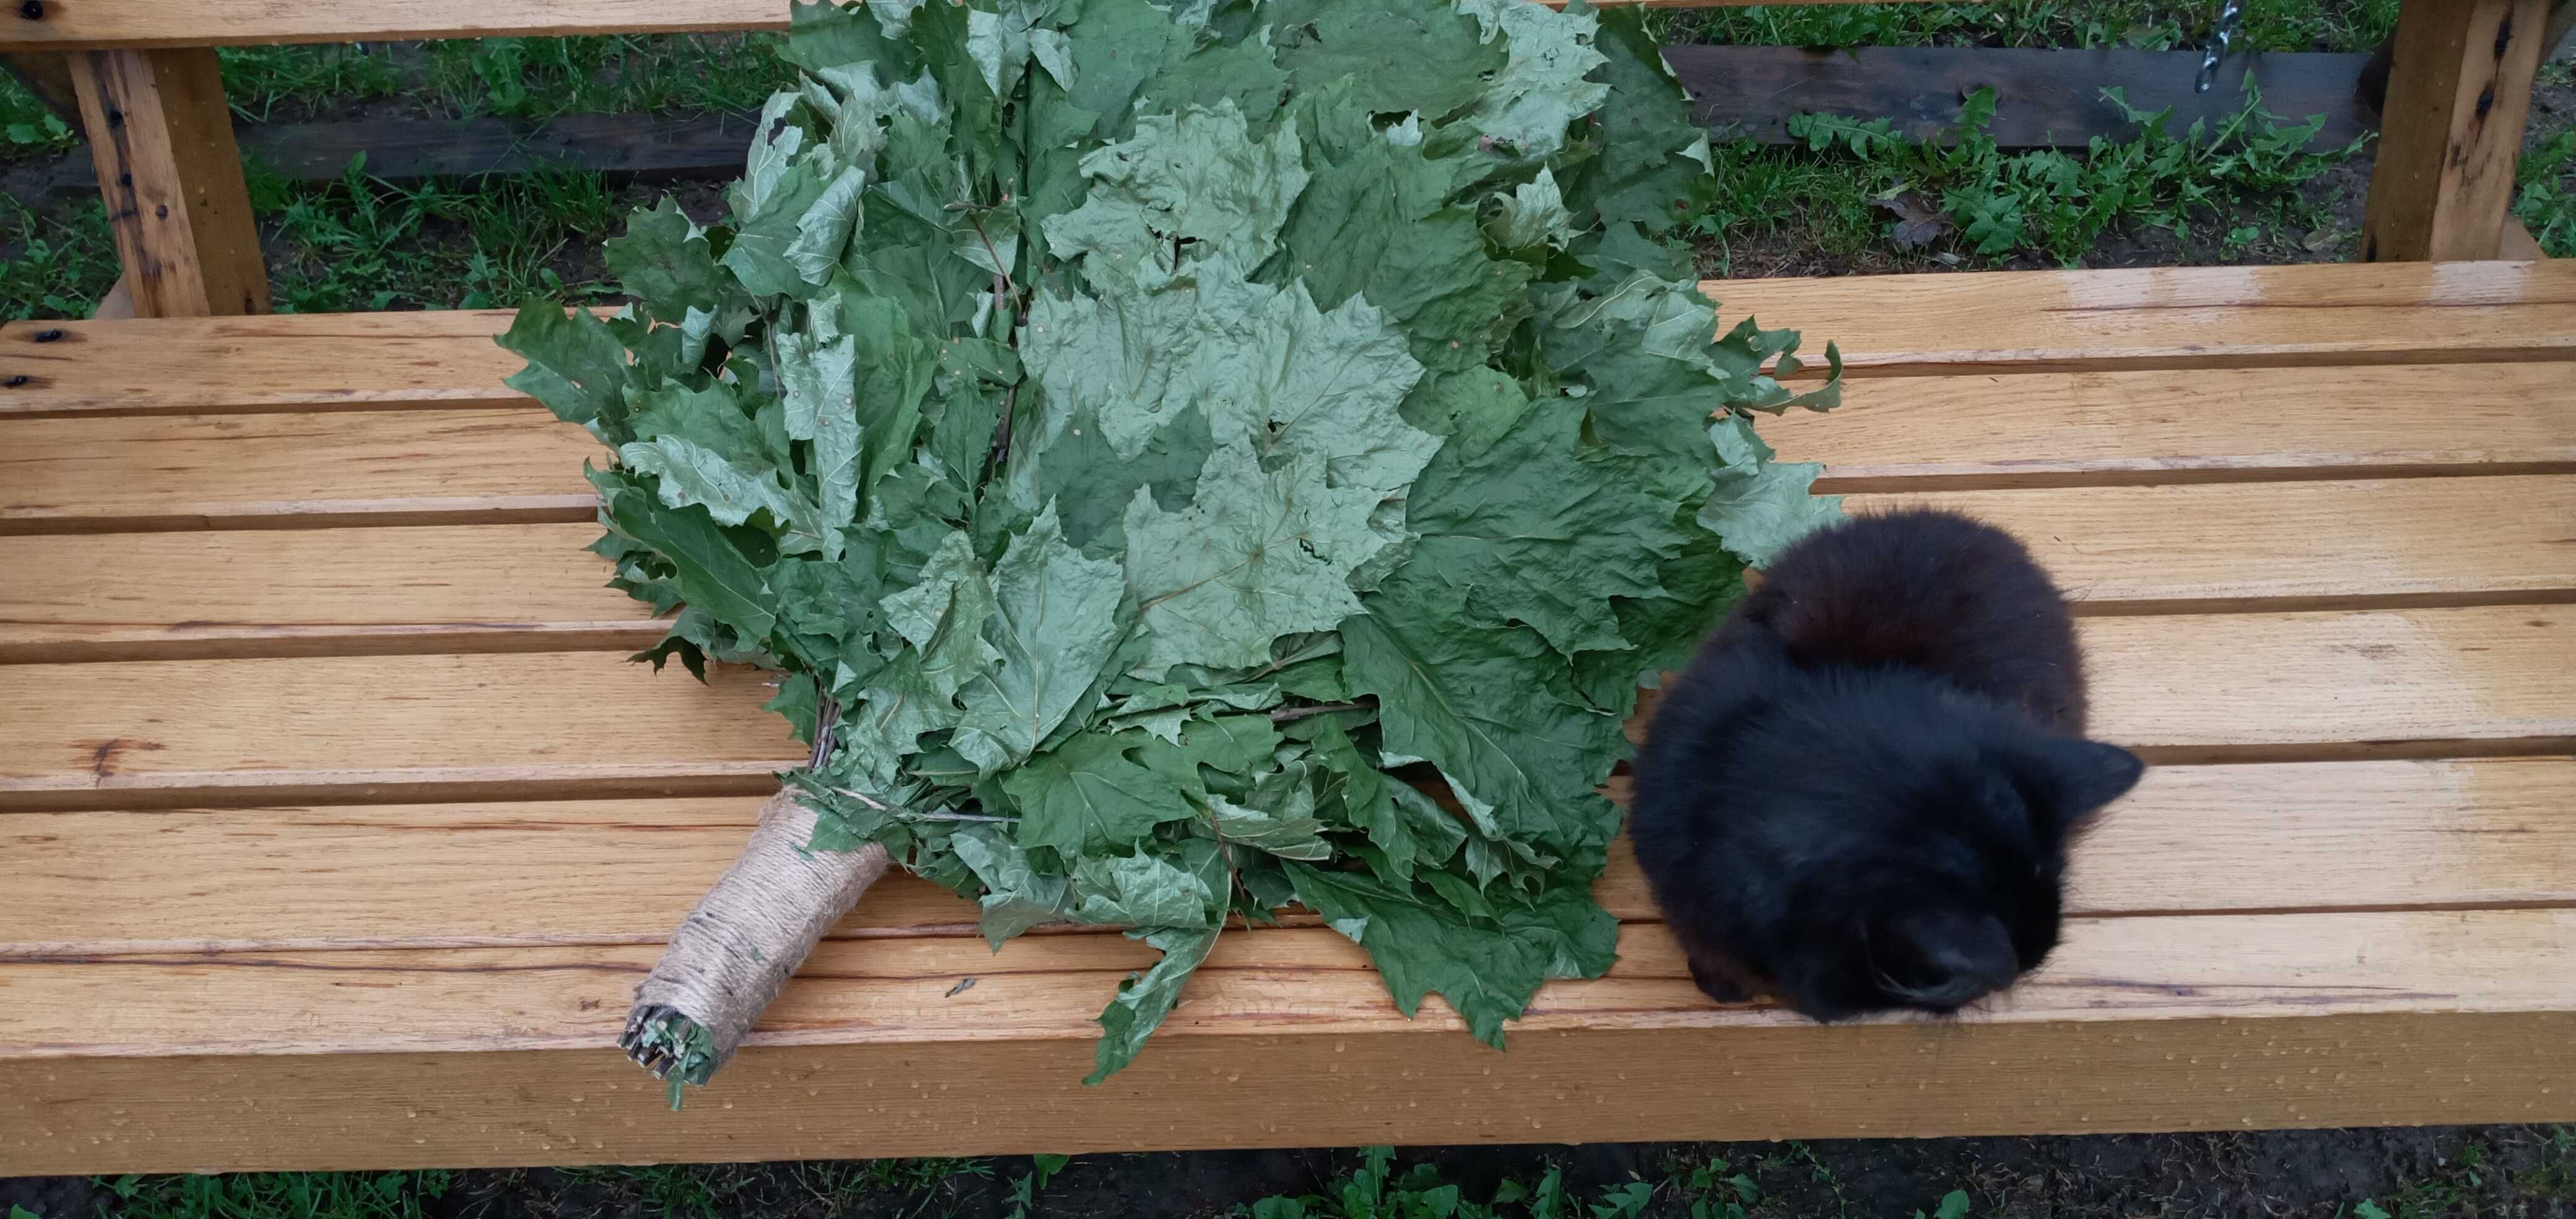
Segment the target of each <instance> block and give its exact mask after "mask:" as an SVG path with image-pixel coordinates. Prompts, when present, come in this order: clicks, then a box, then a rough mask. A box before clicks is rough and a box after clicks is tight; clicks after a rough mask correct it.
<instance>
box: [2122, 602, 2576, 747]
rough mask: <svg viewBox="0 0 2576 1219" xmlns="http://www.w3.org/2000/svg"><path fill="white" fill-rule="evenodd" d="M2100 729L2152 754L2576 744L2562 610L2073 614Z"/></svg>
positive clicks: (2569, 644) (2575, 634) (2575, 688)
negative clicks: (2160, 615) (2148, 615)
mask: <svg viewBox="0 0 2576 1219" xmlns="http://www.w3.org/2000/svg"><path fill="white" fill-rule="evenodd" d="M2081 632H2082V634H2081V637H2082V641H2083V644H2084V647H2085V668H2086V670H2087V672H2088V674H2089V676H2090V679H2091V683H2092V698H2093V708H2094V713H2093V723H2092V731H2093V733H2094V735H2096V736H2099V737H2102V738H2104V739H2107V740H2112V741H2117V742H2120V743H2122V744H2127V745H2132V746H2134V747H2137V748H2139V749H2140V750H2142V751H2143V752H2145V753H2148V754H2150V755H2152V756H2153V757H2155V758H2156V759H2158V760H2161V761H2167V762H2215V761H2234V760H2239V759H2247V760H2250V759H2257V758H2342V757H2372V756H2408V757H2425V756H2437V755H2438V754H2440V753H2445V752H2451V751H2455V750H2456V751H2471V750H2474V751H2477V752H2490V751H2497V752H2509V753H2540V752H2552V753H2556V752H2566V751H2568V750H2570V749H2576V682H2570V681H2567V680H2566V675H2567V673H2568V672H2569V670H2570V668H2571V667H2576V615H2570V614H2569V613H2568V612H2567V611H2566V610H2564V609H2563V608H2560V607H2555V606H2541V607H2530V606H2498V607H2492V608H2485V609H2461V610H2414V611H2376V612H2355V613H2313V614H2279V615H2273V614H2239V615H2212V616H2207V617H2186V618H2095V619H2087V620H2085V621H2084V622H2083V623H2082V624H2081Z"/></svg>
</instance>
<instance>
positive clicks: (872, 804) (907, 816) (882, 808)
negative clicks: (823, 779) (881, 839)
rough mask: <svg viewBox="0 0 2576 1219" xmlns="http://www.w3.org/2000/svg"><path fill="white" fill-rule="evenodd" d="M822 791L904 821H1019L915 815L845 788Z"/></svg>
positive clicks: (974, 815)
mask: <svg viewBox="0 0 2576 1219" xmlns="http://www.w3.org/2000/svg"><path fill="white" fill-rule="evenodd" d="M823 790H825V791H827V792H830V793H832V794H833V795H835V796H848V797H849V798H850V799H853V800H856V801H858V802H859V803H861V804H864V805H867V806H868V807H869V808H872V809H875V810H876V811H878V812H880V813H884V814H885V815H887V816H889V817H894V818H897V819H900V820H904V821H974V822H981V823H983V824H986V825H1017V824H1019V820H1020V819H1019V818H1017V817H994V816H990V815H987V814H984V813H952V812H949V811H947V810H946V809H940V810H937V811H934V812H927V813H916V812H914V811H912V810H911V809H904V808H891V807H888V806H887V805H885V804H883V803H881V802H879V801H878V800H876V799H875V798H874V797H871V796H869V795H868V794H867V793H866V792H856V791H851V790H850V789H849V788H846V787H827V788H824V789H823Z"/></svg>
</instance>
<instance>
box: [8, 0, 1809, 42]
mask: <svg viewBox="0 0 2576 1219" xmlns="http://www.w3.org/2000/svg"><path fill="white" fill-rule="evenodd" d="M1605 2H1606V3H1608V4H1643V5H1646V6H1648V7H1652V8H1727V7H1734V6H1738V5H1744V4H1752V3H1756V2H1757V0H1605ZM1761 2H1768V3H1778V2H1780V0H1761ZM1788 2H1789V3H1793V4H1795V3H1812V2H1817V0H1788ZM1827 2H1830V0H1827ZM790 7H791V6H790V2H789V0H511V2H510V3H505V4H477V3H468V2H465V0H294V3H292V4H284V5H281V4H278V3H276V2H275V0H186V2H185V3H178V4H174V3H171V2H170V0H19V2H18V3H14V4H12V5H10V7H9V9H8V10H7V12H5V13H0V51H71V50H88V49H102V48H109V47H121V48H138V47H207V46H240V45H247V44H261V43H296V42H373V41H378V40H382V39H398V38H495V37H502V36H515V35H530V36H536V37H549V38H553V37H563V36H565V35H571V34H685V33H706V32H715V31H724V30H781V29H785V28H787V20H788V13H789V11H790Z"/></svg>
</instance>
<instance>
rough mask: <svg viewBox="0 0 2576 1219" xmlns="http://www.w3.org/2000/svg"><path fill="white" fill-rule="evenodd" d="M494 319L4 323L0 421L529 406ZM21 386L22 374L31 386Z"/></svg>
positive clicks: (517, 363) (487, 314) (359, 316)
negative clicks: (497, 338)
mask: <svg viewBox="0 0 2576 1219" xmlns="http://www.w3.org/2000/svg"><path fill="white" fill-rule="evenodd" d="M509 324H510V315H508V314H506V313H501V312H497V311H476V312H468V311H463V310H434V311H430V312H422V313H326V314H288V315H273V316H264V317H239V318H184V319H183V318H164V319H152V320H141V319H138V320H133V321H122V322H7V323H0V416H5V415H25V414H39V415H41V414H50V413H64V412H80V413H99V414H121V415H154V414H174V413H175V414H236V413H241V412H262V411H311V410H347V409H366V410H394V409H404V408H410V407H420V406H443V407H473V406H524V405H526V404H527V402H528V399H527V398H526V397H525V396H523V395H521V394H519V393H518V392H517V391H514V390H512V389H510V388H508V387H507V386H504V385H502V384H501V379H502V378H504V377H507V376H509V375H510V374H512V373H514V372H517V371H518V370H519V369H520V368H522V367H524V366H525V363H526V362H525V361H523V360H521V359H519V358H518V357H517V356H514V355H511V354H510V353H509V352H506V351H503V350H501V349H500V348H499V347H497V346H494V345H493V342H492V337H493V336H494V335H497V334H499V333H501V332H502V331H503V330H506V329H508V328H509ZM20 378H25V379H24V380H23V381H22V380H20Z"/></svg>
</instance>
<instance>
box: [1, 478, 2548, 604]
mask: <svg viewBox="0 0 2576 1219" xmlns="http://www.w3.org/2000/svg"><path fill="white" fill-rule="evenodd" d="M1845 507H1846V508H1847V509H1848V510H1849V511H1851V512H1854V513H1859V514H1867V513H1874V512H1883V511H1889V510H1894V509H1902V508H1943V509H1949V510H1952V511H1956V512H1964V513H1966V514H1968V515H1970V516H1973V517H1976V518H1978V519H1980V520H1984V521H1988V522H1991V523H1993V524H1996V525H1999V526H2002V527H2003V528H2004V529H2006V530H2009V531H2010V532H2011V533H2012V534H2013V535H2014V536H2015V537H2018V538H2020V539H2021V540H2022V541H2023V543H2024V544H2026V545H2028V546H2029V547H2030V549H2031V553H2032V554H2033V555H2034V556H2036V557H2037V558H2038V559H2039V561H2040V563H2041V565H2043V566H2045V567H2046V568H2047V569H2048V571H2049V574H2050V575H2051V576H2053V577H2054V578H2055V579H2056V581H2057V583H2058V586H2059V587H2060V588H2061V589H2063V590H2065V592H2066V595H2067V596H2068V597H2069V598H2070V599H2072V600H2073V601H2075V602H2076V603H2077V606H2078V612H2079V613H2086V614H2122V613H2180V612H2192V613H2216V612H2234V611H2252V610H2271V611H2278V610H2285V609H2297V608H2330V607H2339V606H2353V605H2377V606H2402V605H2469V604H2495V603H2504V602H2519V603H2526V604H2529V603H2546V602H2561V601H2568V600H2576V545H2570V543H2569V539H2570V538H2571V536H2576V478H2571V477H2567V476H2564V475H2561V476H2554V477H2523V478H2417V479H2372V480H2362V481H2354V482H2289V483H2225V484H2197V485H2184V486H2163V487H2153V486H2150V487H2087V488H2083V489H2080V490H2008V491H1936V492H1926V493H1917V494H1888V495H1854V496H1850V497H1848V498H1847V499H1846V500H1845ZM0 553H6V547H5V546H0Z"/></svg>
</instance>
